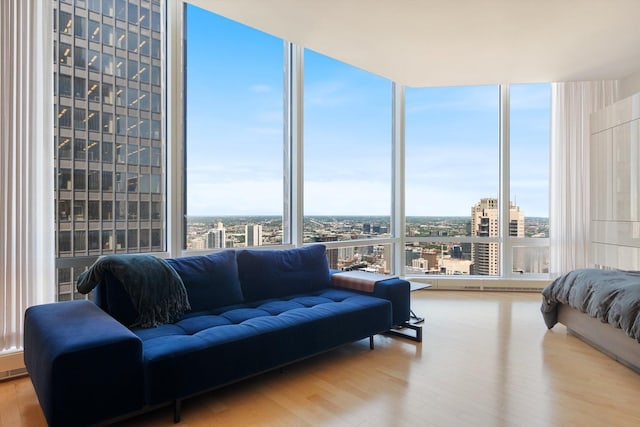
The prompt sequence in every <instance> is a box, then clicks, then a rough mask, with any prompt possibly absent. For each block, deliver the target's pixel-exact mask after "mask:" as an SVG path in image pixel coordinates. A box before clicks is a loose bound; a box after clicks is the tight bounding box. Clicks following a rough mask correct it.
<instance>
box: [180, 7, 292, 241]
mask: <svg viewBox="0 0 640 427" xmlns="http://www.w3.org/2000/svg"><path fill="white" fill-rule="evenodd" d="M283 46H284V43H283V41H282V40H281V39H278V38H276V37H273V36H271V35H268V34H266V33H263V32H261V31H258V30H255V29H253V28H250V27H248V26H246V25H242V24H240V23H237V22H234V21H231V20H229V19H226V18H223V17H221V16H219V15H216V14H213V13H211V12H209V11H205V10H203V9H200V8H198V7H195V6H192V5H186V7H185V51H186V55H185V58H186V60H185V63H186V67H185V68H186V70H185V71H186V72H185V87H186V90H185V94H186V112H185V121H186V141H185V149H186V150H185V153H186V178H185V179H186V185H185V192H186V214H187V228H186V237H185V241H186V249H188V250H197V249H202V250H210V249H217V248H238V247H251V246H261V245H278V244H283V243H287V239H288V237H287V236H285V233H284V232H283V230H284V215H283V211H284V209H285V198H284V194H285V192H284V185H285V182H286V180H285V174H286V173H287V171H286V169H285V164H284V163H285V162H284V158H285V152H284V150H286V147H287V146H286V144H285V143H284V136H283V135H284V125H283V121H284V113H283V102H284V97H283V81H284V77H283V76H284V74H283V54H284V53H283V51H284V49H283Z"/></svg>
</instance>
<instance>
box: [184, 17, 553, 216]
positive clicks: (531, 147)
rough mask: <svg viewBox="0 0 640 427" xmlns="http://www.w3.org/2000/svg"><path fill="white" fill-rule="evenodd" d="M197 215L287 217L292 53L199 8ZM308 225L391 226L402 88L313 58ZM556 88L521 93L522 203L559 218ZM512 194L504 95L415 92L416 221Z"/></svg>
mask: <svg viewBox="0 0 640 427" xmlns="http://www.w3.org/2000/svg"><path fill="white" fill-rule="evenodd" d="M187 11H188V15H187V16H188V22H187V182H188V184H187V213H188V214H189V215H251V214H255V215H280V214H281V213H282V209H283V208H282V206H283V198H282V187H283V181H282V180H283V178H282V170H283V143H282V141H283V130H282V129H283V118H282V117H283V113H282V108H283V96H282V93H283V91H282V88H283V75H282V70H283V65H282V59H283V42H282V40H281V39H278V38H275V37H272V36H269V35H266V34H264V33H261V32H259V31H256V30H253V29H251V28H248V27H245V26H243V25H240V24H237V23H234V22H231V21H229V20H227V19H224V18H221V17H218V16H216V15H214V14H212V13H210V12H206V11H203V10H201V9H198V8H196V7H194V6H188V7H187ZM304 56H305V63H304V73H305V74H304V127H305V129H304V141H305V148H304V155H305V157H304V160H305V164H304V171H305V175H304V176H305V205H304V209H305V214H307V215H389V213H390V210H391V187H390V180H389V178H390V174H391V143H390V141H391V120H390V119H391V82H390V81H388V80H386V79H384V78H382V77H379V76H376V75H374V74H371V73H368V72H365V71H363V70H360V69H357V68H355V67H352V66H349V65H347V64H344V63H341V62H339V61H336V60H333V59H331V58H328V57H326V56H323V55H320V54H317V53H315V52H313V51H310V50H305V53H304ZM549 96H550V95H549V86H548V85H515V86H512V87H511V129H512V130H511V144H512V145H511V160H512V163H511V187H512V192H511V194H512V199H514V198H515V200H517V203H518V205H520V206H521V208H522V210H523V211H524V212H525V215H527V216H548V169H549V166H548V165H549V162H548V141H549V103H550V101H549ZM497 191H498V87H497V86H480V87H453V88H407V89H406V213H407V215H436V216H444V215H455V216H466V215H469V213H470V209H471V206H472V205H473V204H474V203H476V202H477V201H478V200H479V199H480V198H482V197H495V196H497Z"/></svg>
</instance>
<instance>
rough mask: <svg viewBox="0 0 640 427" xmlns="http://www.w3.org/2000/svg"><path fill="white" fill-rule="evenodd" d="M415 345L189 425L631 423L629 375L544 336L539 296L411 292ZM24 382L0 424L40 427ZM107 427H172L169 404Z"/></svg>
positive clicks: (202, 412) (314, 368)
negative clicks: (417, 319) (419, 333)
mask: <svg viewBox="0 0 640 427" xmlns="http://www.w3.org/2000/svg"><path fill="white" fill-rule="evenodd" d="M412 299H413V309H414V311H416V312H417V313H418V314H422V315H425V316H426V317H427V320H426V322H425V324H424V330H423V333H424V341H423V342H422V344H417V343H414V342H411V341H408V340H403V339H399V338H391V337H388V336H376V337H375V345H376V348H375V350H373V351H371V350H369V341H368V340H363V341H360V342H357V343H354V344H350V345H347V346H344V347H341V348H340V349H337V350H335V351H332V352H329V353H325V354H323V355H320V356H317V357H314V358H312V359H308V360H306V361H303V362H300V363H297V364H294V365H292V366H289V367H287V368H286V369H285V370H284V371H283V372H270V373H267V374H265V375H261V376H259V377H256V378H252V379H250V380H247V381H244V382H241V383H239V384H236V385H232V386H229V387H227V388H224V389H222V390H218V391H214V392H210V393H206V394H204V395H200V396H197V397H194V398H191V399H189V400H187V401H185V402H184V403H183V412H182V422H181V424H180V425H181V426H182V427H189V426H246V425H260V426H306V425H312V426H545V427H546V426H640V375H638V374H636V373H635V372H633V371H632V370H630V369H629V368H627V367H625V366H622V365H620V364H618V363H617V362H615V361H614V360H611V359H610V358H608V357H607V356H605V355H603V354H602V353H600V352H598V351H597V350H594V349H593V348H591V347H590V346H588V345H587V344H584V343H583V342H581V341H580V340H578V339H577V338H575V337H573V336H571V335H568V334H567V333H566V330H565V328H564V327H563V326H561V325H557V326H556V327H555V328H554V329H553V330H550V331H548V330H547V329H546V327H545V325H544V323H543V321H542V316H541V314H540V301H541V300H540V295H537V294H526V293H480V292H478V293H476V292H446V291H435V290H422V291H417V292H414V293H412ZM44 425H45V421H44V418H43V416H42V412H41V411H40V408H39V406H38V403H37V400H36V397H35V394H34V391H33V388H32V386H31V383H30V381H29V379H28V378H21V379H17V380H11V381H5V382H0V426H1V427H17V426H44ZM117 425H118V426H172V425H173V423H172V412H171V409H170V408H168V407H167V408H161V409H158V410H156V411H154V412H151V413H147V414H144V415H142V416H139V417H136V418H133V419H130V420H127V421H124V422H121V423H118V424H117Z"/></svg>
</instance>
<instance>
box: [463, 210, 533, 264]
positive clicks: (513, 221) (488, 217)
mask: <svg viewBox="0 0 640 427" xmlns="http://www.w3.org/2000/svg"><path fill="white" fill-rule="evenodd" d="M471 235H472V236H477V237H498V199H494V198H485V199H481V200H480V202H478V203H477V204H475V205H474V206H473V207H472V208H471ZM509 236H512V237H524V214H523V213H522V212H521V211H520V208H519V207H518V206H515V205H514V204H513V203H511V204H510V208H509ZM498 259H499V254H498V244H497V243H474V244H473V245H472V250H471V261H472V263H473V271H472V273H473V274H479V275H488V276H497V275H499V274H500V268H499V265H498Z"/></svg>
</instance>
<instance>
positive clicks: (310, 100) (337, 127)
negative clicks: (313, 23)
mask: <svg viewBox="0 0 640 427" xmlns="http://www.w3.org/2000/svg"><path fill="white" fill-rule="evenodd" d="M304 61H305V64H304V71H305V79H304V82H305V83H304V91H305V95H304V130H305V135H304V143H305V147H304V156H305V157H304V191H305V196H304V197H305V199H304V212H305V220H304V222H305V223H304V232H305V241H306V242H313V241H333V240H351V239H361V238H369V237H389V236H390V233H391V230H390V213H391V212H390V211H391V82H390V81H389V80H386V79H384V78H381V77H378V76H376V75H373V74H370V73H367V72H365V71H362V70H360V69H357V68H355V67H352V66H350V65H347V64H344V63H342V62H339V61H336V60H334V59H331V58H329V57H326V56H323V55H320V54H318V53H315V52H313V51H310V50H306V51H305V54H304Z"/></svg>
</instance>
